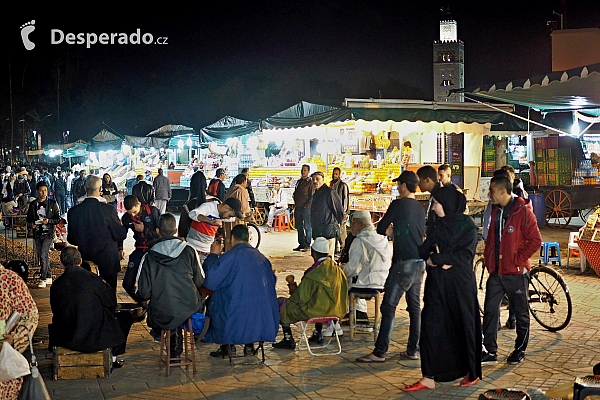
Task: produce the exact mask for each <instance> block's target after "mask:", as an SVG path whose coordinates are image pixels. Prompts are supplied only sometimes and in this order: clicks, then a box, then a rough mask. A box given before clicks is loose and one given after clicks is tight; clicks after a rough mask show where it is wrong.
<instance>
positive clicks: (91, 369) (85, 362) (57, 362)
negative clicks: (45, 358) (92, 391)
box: [52, 346, 112, 381]
mask: <svg viewBox="0 0 600 400" xmlns="http://www.w3.org/2000/svg"><path fill="white" fill-rule="evenodd" d="M52 361H53V374H52V380H55V381H56V380H58V379H85V378H108V377H109V376H110V368H111V367H112V357H111V351H110V349H104V350H101V351H97V352H95V353H80V352H78V351H75V350H69V349H66V348H64V347H56V346H54V347H53V352H52Z"/></svg>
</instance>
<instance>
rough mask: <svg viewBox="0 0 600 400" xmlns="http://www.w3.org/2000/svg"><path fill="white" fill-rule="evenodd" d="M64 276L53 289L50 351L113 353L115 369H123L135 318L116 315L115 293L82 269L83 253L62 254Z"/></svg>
mask: <svg viewBox="0 0 600 400" xmlns="http://www.w3.org/2000/svg"><path fill="white" fill-rule="evenodd" d="M60 263H61V265H62V266H63V268H64V272H63V273H62V275H61V276H59V277H58V278H57V279H56V281H54V283H53V284H52V286H51V287H50V308H51V309H52V323H51V324H49V325H48V333H49V335H50V351H52V347H53V346H60V347H64V348H67V349H70V350H75V351H79V352H81V353H94V352H97V351H101V350H104V349H106V348H111V349H112V357H113V368H121V367H122V366H123V364H124V361H123V360H119V361H116V357H117V356H118V355H121V354H123V353H125V346H126V344H127V336H128V335H129V330H130V328H131V325H133V315H132V314H131V313H128V312H125V313H115V310H116V308H117V296H116V294H115V291H114V289H113V288H112V287H111V286H109V285H108V284H107V283H106V282H104V281H103V280H102V278H100V277H99V276H98V275H96V274H93V273H91V272H89V271H86V270H85V269H83V268H81V263H82V261H81V253H79V250H77V248H75V247H72V246H67V247H65V248H64V249H63V250H62V251H61V252H60Z"/></svg>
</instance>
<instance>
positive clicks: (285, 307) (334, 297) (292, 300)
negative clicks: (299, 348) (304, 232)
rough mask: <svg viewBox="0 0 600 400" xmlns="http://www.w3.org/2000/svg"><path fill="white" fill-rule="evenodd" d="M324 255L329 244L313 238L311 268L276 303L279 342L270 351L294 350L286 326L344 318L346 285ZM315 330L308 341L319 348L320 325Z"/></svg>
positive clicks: (321, 335)
mask: <svg viewBox="0 0 600 400" xmlns="http://www.w3.org/2000/svg"><path fill="white" fill-rule="evenodd" d="M328 253H329V241H328V240H327V239H325V238H324V237H318V238H316V239H315V241H314V242H313V244H312V247H311V256H312V258H313V260H314V261H315V262H314V264H313V265H312V266H311V267H310V268H309V269H307V270H306V272H304V276H303V277H302V281H301V282H300V284H299V285H298V287H297V288H296V289H294V290H293V291H292V290H290V292H291V295H290V297H289V298H287V299H286V298H283V297H280V298H278V299H277V300H278V302H279V310H280V311H279V319H280V322H281V328H282V331H283V340H281V341H280V342H278V343H274V344H273V347H274V348H276V349H286V350H294V349H295V348H296V342H295V341H294V338H293V336H292V330H291V328H290V324H293V323H295V322H298V321H306V320H309V319H310V318H316V317H331V316H333V317H338V318H342V317H343V316H344V315H346V309H347V307H346V304H347V299H348V282H347V280H346V276H345V275H344V272H343V271H342V269H341V268H340V267H339V266H338V265H337V264H336V263H335V261H333V260H332V259H331V257H330V256H329V255H328ZM315 328H316V329H315V331H314V332H313V335H312V337H311V338H310V339H309V341H311V342H317V343H318V344H323V343H324V339H323V334H322V332H321V330H322V328H323V326H322V324H316V326H315Z"/></svg>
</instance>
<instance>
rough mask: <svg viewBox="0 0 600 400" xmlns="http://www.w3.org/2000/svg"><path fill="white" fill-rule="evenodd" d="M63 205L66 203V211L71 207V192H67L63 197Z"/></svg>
mask: <svg viewBox="0 0 600 400" xmlns="http://www.w3.org/2000/svg"><path fill="white" fill-rule="evenodd" d="M65 203H67V210H68V209H69V208H71V207H73V199H72V198H71V192H67V195H66V197H65Z"/></svg>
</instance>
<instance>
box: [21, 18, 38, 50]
mask: <svg viewBox="0 0 600 400" xmlns="http://www.w3.org/2000/svg"><path fill="white" fill-rule="evenodd" d="M33 31H35V20H31V21H29V22H27V23H26V24H23V25H21V39H23V46H25V49H27V50H33V48H34V47H35V43H33V42H32V41H31V40H29V34H30V33H31V32H33Z"/></svg>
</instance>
